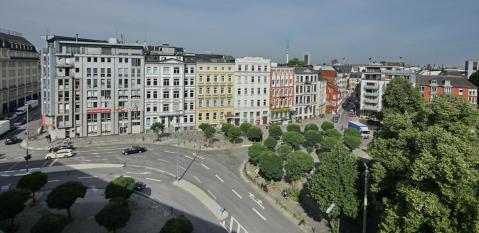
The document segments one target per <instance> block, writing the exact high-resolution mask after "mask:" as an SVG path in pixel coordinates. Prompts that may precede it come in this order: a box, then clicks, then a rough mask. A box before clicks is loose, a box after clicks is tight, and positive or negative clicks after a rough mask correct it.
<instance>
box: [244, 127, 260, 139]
mask: <svg viewBox="0 0 479 233" xmlns="http://www.w3.org/2000/svg"><path fill="white" fill-rule="evenodd" d="M246 135H247V136H248V139H249V140H250V141H253V142H260V141H261V140H262V139H263V132H262V131H261V129H260V128H258V127H251V128H249V129H248V132H247V133H246Z"/></svg>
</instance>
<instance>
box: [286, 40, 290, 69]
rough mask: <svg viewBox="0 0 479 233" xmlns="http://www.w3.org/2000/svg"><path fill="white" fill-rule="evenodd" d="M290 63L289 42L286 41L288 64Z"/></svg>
mask: <svg viewBox="0 0 479 233" xmlns="http://www.w3.org/2000/svg"><path fill="white" fill-rule="evenodd" d="M288 63H289V40H287V41H286V64H288Z"/></svg>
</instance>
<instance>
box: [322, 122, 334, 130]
mask: <svg viewBox="0 0 479 233" xmlns="http://www.w3.org/2000/svg"><path fill="white" fill-rule="evenodd" d="M321 129H322V130H323V131H327V130H328V129H334V123H333V122H331V121H324V122H323V123H322V124H321Z"/></svg>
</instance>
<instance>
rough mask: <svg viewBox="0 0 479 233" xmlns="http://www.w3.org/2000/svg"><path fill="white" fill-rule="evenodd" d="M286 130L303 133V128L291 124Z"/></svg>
mask: <svg viewBox="0 0 479 233" xmlns="http://www.w3.org/2000/svg"><path fill="white" fill-rule="evenodd" d="M286 130H287V131H288V132H290V131H296V132H298V133H301V126H299V125H297V124H290V125H288V127H286Z"/></svg>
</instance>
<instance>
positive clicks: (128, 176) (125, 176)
mask: <svg viewBox="0 0 479 233" xmlns="http://www.w3.org/2000/svg"><path fill="white" fill-rule="evenodd" d="M123 177H129V178H131V176H123Z"/></svg>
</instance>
